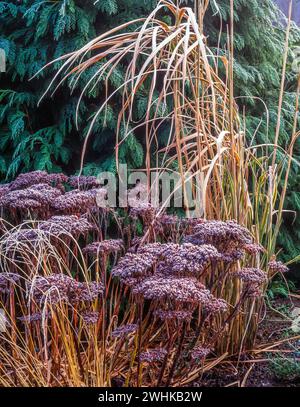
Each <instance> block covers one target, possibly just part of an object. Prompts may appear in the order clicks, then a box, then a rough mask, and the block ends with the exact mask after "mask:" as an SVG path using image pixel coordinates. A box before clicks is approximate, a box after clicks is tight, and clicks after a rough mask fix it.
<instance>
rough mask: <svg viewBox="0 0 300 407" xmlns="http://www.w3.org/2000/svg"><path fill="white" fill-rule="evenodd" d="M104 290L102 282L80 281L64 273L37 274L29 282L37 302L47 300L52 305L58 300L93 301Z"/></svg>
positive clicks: (73, 302) (75, 302) (41, 302)
mask: <svg viewBox="0 0 300 407" xmlns="http://www.w3.org/2000/svg"><path fill="white" fill-rule="evenodd" d="M103 291H104V286H103V284H102V283H98V282H95V281H93V282H91V283H86V282H85V283H81V282H78V281H76V280H75V279H74V278H73V277H69V276H67V275H64V274H52V275H49V276H46V277H41V276H38V277H36V278H35V280H34V281H33V282H32V284H31V288H30V292H31V297H32V298H33V299H34V300H35V301H36V302H37V303H38V304H44V303H45V302H49V303H51V304H53V305H55V304H58V303H60V302H66V303H70V304H77V303H79V302H81V301H93V300H94V299H95V298H97V297H98V296H99V295H101V294H102V293H103Z"/></svg>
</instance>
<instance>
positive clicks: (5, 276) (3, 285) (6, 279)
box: [0, 272, 20, 294]
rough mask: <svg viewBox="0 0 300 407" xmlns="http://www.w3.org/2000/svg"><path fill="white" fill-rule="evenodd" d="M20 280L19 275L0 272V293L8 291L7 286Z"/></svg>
mask: <svg viewBox="0 0 300 407" xmlns="http://www.w3.org/2000/svg"><path fill="white" fill-rule="evenodd" d="M19 281H20V276H19V275H18V274H15V273H5V272H3V273H0V294H1V293H2V294H5V293H9V286H10V285H15V284H17V283H18V282H19Z"/></svg>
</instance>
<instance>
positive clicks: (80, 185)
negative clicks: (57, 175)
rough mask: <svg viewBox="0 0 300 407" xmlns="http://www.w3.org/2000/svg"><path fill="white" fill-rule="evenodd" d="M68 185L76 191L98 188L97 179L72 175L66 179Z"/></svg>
mask: <svg viewBox="0 0 300 407" xmlns="http://www.w3.org/2000/svg"><path fill="white" fill-rule="evenodd" d="M68 184H69V185H70V186H71V187H73V188H76V189H80V190H81V189H91V188H99V181H98V180H97V177H94V176H91V175H89V176H85V175H80V176H76V175H73V176H71V177H70V178H69V179H68Z"/></svg>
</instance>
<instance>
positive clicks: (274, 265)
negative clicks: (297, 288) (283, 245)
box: [268, 260, 289, 273]
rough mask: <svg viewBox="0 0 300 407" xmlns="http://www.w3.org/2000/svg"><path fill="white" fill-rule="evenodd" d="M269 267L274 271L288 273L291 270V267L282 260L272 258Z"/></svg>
mask: <svg viewBox="0 0 300 407" xmlns="http://www.w3.org/2000/svg"><path fill="white" fill-rule="evenodd" d="M268 267H269V270H270V271H272V272H274V273H287V272H288V271H289V268H288V267H287V266H286V265H285V264H283V263H282V261H276V260H271V261H270V262H269V263H268Z"/></svg>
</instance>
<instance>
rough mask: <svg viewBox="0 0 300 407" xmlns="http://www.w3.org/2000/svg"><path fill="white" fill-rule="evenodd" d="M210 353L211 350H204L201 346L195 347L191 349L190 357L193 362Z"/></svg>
mask: <svg viewBox="0 0 300 407" xmlns="http://www.w3.org/2000/svg"><path fill="white" fill-rule="evenodd" d="M211 352H212V349H211V348H205V347H203V346H197V347H195V348H194V349H193V351H192V353H191V357H192V359H194V360H203V359H205V358H206V357H207V356H208V355H209V354H210V353H211Z"/></svg>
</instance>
